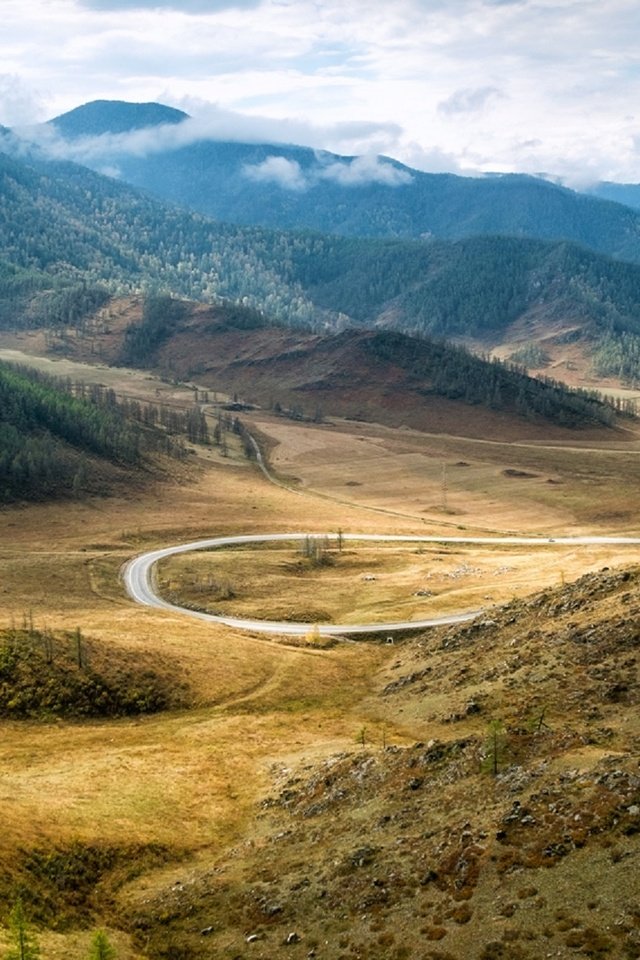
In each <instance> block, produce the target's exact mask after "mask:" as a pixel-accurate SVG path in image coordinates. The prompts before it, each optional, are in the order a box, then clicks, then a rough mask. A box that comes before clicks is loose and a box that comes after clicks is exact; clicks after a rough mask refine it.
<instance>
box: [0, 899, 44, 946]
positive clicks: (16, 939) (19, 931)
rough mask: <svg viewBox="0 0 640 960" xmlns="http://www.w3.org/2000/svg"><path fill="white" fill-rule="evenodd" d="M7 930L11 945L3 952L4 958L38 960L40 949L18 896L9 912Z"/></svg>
mask: <svg viewBox="0 0 640 960" xmlns="http://www.w3.org/2000/svg"><path fill="white" fill-rule="evenodd" d="M9 932H10V935H11V939H12V941H13V946H11V947H10V948H9V950H8V951H7V953H5V955H4V960H38V958H39V957H40V949H39V947H38V944H37V943H36V941H35V939H34V937H33V935H32V933H31V931H30V929H29V924H28V923H27V919H26V917H25V915H24V908H23V906H22V900H21V899H20V898H19V897H18V899H17V900H16V902H15V905H14V908H13V910H12V911H11V913H10V914H9Z"/></svg>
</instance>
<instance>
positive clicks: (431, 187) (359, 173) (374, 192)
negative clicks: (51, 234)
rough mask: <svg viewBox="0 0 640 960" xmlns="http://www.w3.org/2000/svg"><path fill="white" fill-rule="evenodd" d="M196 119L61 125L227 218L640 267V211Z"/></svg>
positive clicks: (88, 107) (103, 158)
mask: <svg viewBox="0 0 640 960" xmlns="http://www.w3.org/2000/svg"><path fill="white" fill-rule="evenodd" d="M190 122H191V120H190V118H188V117H187V115H186V114H183V113H182V112H181V111H174V110H172V108H168V107H164V106H162V105H161V104H127V103H123V102H119V101H94V102H93V103H89V104H85V105H84V106H81V107H78V108H76V109H75V110H72V111H70V112H69V113H66V114H63V115H62V116H61V117H57V118H55V119H54V120H52V121H50V123H51V125H53V126H54V127H55V128H56V129H57V130H58V131H59V132H60V133H61V134H62V135H63V136H64V137H65V138H66V139H67V140H69V141H71V142H73V141H74V140H77V139H78V138H79V137H82V136H87V135H90V136H93V137H103V138H104V143H103V145H102V147H103V148H104V149H103V152H102V153H101V152H100V151H101V146H100V144H99V142H96V143H95V144H93V145H92V150H91V156H90V158H89V159H85V162H87V163H89V164H90V165H91V166H92V167H93V168H94V169H99V170H105V169H109V170H110V171H112V172H114V173H115V172H117V173H118V176H119V178H120V179H121V180H124V181H126V182H127V183H130V184H132V185H134V186H137V187H140V188H142V189H144V190H147V191H149V192H151V193H153V194H155V195H156V196H158V197H160V198H162V199H165V200H169V201H171V202H174V203H179V204H181V205H182V206H185V207H188V208H189V209H192V210H194V211H197V212H199V213H202V214H204V215H206V216H209V217H213V218H215V219H218V220H224V221H226V222H231V223H237V224H243V225H257V226H264V227H269V228H275V229H287V230H290V229H311V230H318V231H320V232H324V233H336V234H341V235H345V236H366V237H396V238H424V237H438V238H443V239H452V240H456V239H463V238H465V237H470V236H478V235H483V234H503V235H508V236H517V237H530V238H534V239H544V240H571V241H573V242H576V243H580V244H582V245H584V246H588V247H590V248H591V249H593V250H597V251H598V252H601V253H607V254H609V255H611V256H615V257H619V258H623V259H629V260H635V261H640V214H638V213H637V212H636V211H633V210H631V209H629V208H628V207H625V206H623V205H621V204H617V203H614V202H611V201H607V200H604V199H600V198H597V197H594V196H589V195H587V194H580V193H576V192H575V191H573V190H569V189H567V188H565V187H561V186H558V185H557V184H553V183H550V182H549V181H547V180H543V179H539V178H535V177H530V176H525V175H518V174H509V175H495V176H485V177H461V176H456V175H454V174H433V173H424V172H421V171H419V170H412V169H411V168H409V167H406V166H404V165H402V164H400V163H398V162H397V161H394V160H390V159H388V158H384V157H342V156H338V155H336V154H331V153H328V152H326V151H316V150H312V149H310V148H306V147H299V146H289V145H284V144H268V143H242V142H239V141H229V140H226V141H221V140H216V139H212V138H209V137H208V136H207V134H206V133H205V132H204V130H203V128H202V127H198V126H197V125H194V126H193V127H189V124H190ZM166 124H173V125H174V126H175V128H176V137H175V142H174V143H173V144H172V142H171V138H170V137H169V138H168V139H167V137H166V136H165V135H163V137H162V142H160V141H157V142H156V143H154V141H153V128H154V126H157V125H161V126H162V125H166ZM134 130H135V131H138V140H137V142H136V152H135V154H134V153H127V151H126V143H125V142H123V138H122V137H119V138H118V141H117V143H116V142H114V141H112V140H110V137H109V135H110V134H115V133H118V134H122V133H123V132H127V131H134ZM142 130H143V131H144V132H145V135H146V136H147V137H148V140H147V141H146V147H145V146H144V145H142V146H141V143H140V139H139V133H140V131H142ZM124 140H125V141H126V137H125V138H124Z"/></svg>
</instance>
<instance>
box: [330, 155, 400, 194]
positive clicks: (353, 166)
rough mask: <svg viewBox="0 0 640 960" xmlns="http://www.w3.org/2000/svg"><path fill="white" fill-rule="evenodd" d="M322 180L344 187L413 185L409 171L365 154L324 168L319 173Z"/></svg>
mask: <svg viewBox="0 0 640 960" xmlns="http://www.w3.org/2000/svg"><path fill="white" fill-rule="evenodd" d="M317 176H318V178H319V179H320V180H334V181H335V182H336V183H339V184H340V186H342V187H361V186H365V185H366V184H369V183H379V184H383V185H384V186H387V187H399V186H402V185H403V184H406V183H411V180H412V177H411V174H410V173H409V172H408V171H407V170H401V169H399V168H398V167H395V166H394V165H393V164H391V163H386V162H384V161H383V160H381V158H380V157H375V156H371V155H367V154H365V155H364V156H361V157H354V159H353V160H350V161H346V162H333V163H329V164H327V165H326V166H322V167H321V168H320V170H319V171H318V173H317Z"/></svg>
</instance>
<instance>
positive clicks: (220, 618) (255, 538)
mask: <svg viewBox="0 0 640 960" xmlns="http://www.w3.org/2000/svg"><path fill="white" fill-rule="evenodd" d="M307 537H309V538H312V539H313V538H316V539H322V538H324V537H328V538H329V539H334V540H335V539H336V534H335V533H330V534H323V533H268V534H247V535H243V536H235V537H211V538H209V539H206V540H194V541H193V542H191V543H181V544H178V545H176V546H172V547H162V548H161V549H159V550H151V551H150V552H149V553H143V554H141V555H140V556H139V557H134V559H133V560H130V561H129V563H128V564H127V565H126V567H125V568H124V573H123V577H124V583H125V587H126V590H127V593H128V594H129V596H130V597H131V599H132V600H135V601H136V603H141V604H143V605H145V606H148V607H156V608H158V609H160V610H169V611H171V612H172V613H181V614H186V615H187V616H190V617H196V618H197V619H198V620H207V621H209V622H211V623H220V624H224V625H225V626H228V627H236V628H237V629H239V630H250V631H252V632H254V633H275V634H282V635H285V636H305V635H306V634H307V633H308V632H309V631H310V630H311V629H314V630H317V631H318V632H319V633H320V635H321V636H325V637H326V636H336V635H339V636H348V635H353V634H367V633H385V634H391V633H399V632H402V631H406V630H416V629H421V628H423V627H425V628H426V627H435V626H442V625H446V624H454V623H465V622H466V621H468V620H473V619H474V618H475V617H477V616H478V615H479V614H480V613H482V610H471V611H466V612H464V613H457V614H450V615H449V616H445V617H434V618H430V619H427V620H404V621H398V622H394V623H359V624H337V623H331V624H319V625H317V626H316V625H315V624H310V623H295V622H286V621H283V622H277V621H269V620H247V619H242V618H240V617H229V616H224V615H220V614H213V613H203V612H201V611H198V610H189V609H188V608H186V607H180V606H177V605H176V604H173V603H169V602H168V601H167V600H163V599H162V597H160V596H159V595H158V593H157V592H156V587H155V585H154V567H155V564H156V563H158V561H159V560H162V559H164V558H165V557H170V556H173V555H174V554H176V553H189V552H191V551H194V550H212V549H216V548H219V547H232V546H237V545H238V544H247V543H274V542H277V541H300V540H305V539H306V538H307ZM342 539H343V540H345V541H346V540H357V541H369V542H371V541H374V542H380V543H382V542H384V543H453V544H484V545H487V544H490V545H495V546H500V545H502V546H532V547H549V546H556V545H560V546H562V545H565V546H620V547H623V546H636V547H637V546H640V537H608V536H607V537H590V536H584V537H553V538H549V537H548V538H546V539H545V538H542V537H443V536H411V535H404V536H401V535H392V534H389V535H385V534H366V533H362V534H356V533H351V534H349V533H345V534H342Z"/></svg>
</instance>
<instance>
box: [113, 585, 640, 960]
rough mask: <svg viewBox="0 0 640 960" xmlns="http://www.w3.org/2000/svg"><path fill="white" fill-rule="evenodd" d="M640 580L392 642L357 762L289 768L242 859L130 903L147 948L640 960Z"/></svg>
mask: <svg viewBox="0 0 640 960" xmlns="http://www.w3.org/2000/svg"><path fill="white" fill-rule="evenodd" d="M639 585H640V572H639V571H638V569H627V570H608V569H604V570H603V571H601V572H600V573H597V574H589V575H587V576H585V577H583V578H582V579H581V580H579V581H578V582H577V583H575V584H572V585H568V586H561V587H559V588H557V589H555V590H547V591H545V592H544V593H541V594H538V595H535V596H533V597H531V598H530V599H528V600H524V601H516V602H513V603H510V604H508V605H507V606H505V607H502V608H499V609H494V610H490V611H488V612H487V613H486V614H485V616H484V617H483V618H480V619H479V620H477V621H475V622H474V623H472V624H470V625H468V626H465V627H462V628H449V629H440V630H435V631H432V632H430V633H428V634H425V635H424V636H421V637H418V638H417V639H415V640H413V641H408V642H406V643H405V644H404V645H400V646H398V647H397V650H396V656H395V657H393V658H392V662H391V664H390V667H389V669H388V670H387V671H386V672H385V673H384V674H383V675H382V676H381V677H380V684H379V693H378V696H377V698H373V699H372V701H371V704H370V713H371V718H372V719H371V727H370V729H364V730H362V731H361V732H360V733H359V734H358V735H357V741H358V742H357V743H354V747H353V749H352V750H351V751H349V752H346V753H342V754H339V755H335V756H330V757H327V758H326V759H325V760H324V761H322V762H320V763H303V764H302V765H301V766H296V767H295V768H282V767H281V768H277V769H274V770H273V771H272V772H273V784H274V786H273V791H272V794H271V795H270V796H269V797H266V798H265V800H264V802H263V803H262V806H261V808H260V809H258V810H256V814H255V822H254V825H253V828H252V830H251V832H250V834H249V835H248V836H247V838H246V842H245V843H243V844H242V847H241V850H240V849H238V850H231V851H227V852H225V853H223V854H221V855H220V856H216V857H215V860H214V862H213V863H212V865H211V868H210V869H208V870H203V871H195V872H194V871H188V870H186V869H185V871H184V875H183V876H182V877H181V879H180V880H179V881H177V882H174V883H173V884H172V886H171V887H170V888H169V887H168V888H167V889H166V890H164V892H160V893H158V894H157V895H155V896H154V897H153V898H151V899H146V900H144V901H142V900H139V901H133V902H131V903H129V904H128V906H127V909H128V910H129V911H130V913H129V920H130V923H131V925H132V927H133V929H134V930H135V931H137V934H136V935H137V936H138V937H139V938H140V942H141V943H142V942H145V943H150V944H151V945H152V952H153V955H154V956H155V957H158V958H162V957H167V958H169V957H172V958H173V957H185V958H186V957H192V956H198V957H201V958H203V960H206V958H208V957H211V958H213V957H216V958H231V957H236V958H239V957H242V958H245V957H254V958H259V960H267V958H268V960H272V958H277V957H292V956H294V957H303V956H304V957H322V958H327V960H337V958H341V960H346V958H358V957H362V958H364V957H366V958H371V960H388V958H390V957H392V958H404V960H427V958H428V960H468V958H473V960H498V958H500V960H539V958H541V957H548V956H552V957H563V958H568V957H602V958H604V957H607V958H620V960H622V958H625V960H633V958H637V957H640V911H639V910H638V904H637V898H636V896H635V891H636V889H637V878H638V869H639V857H640V847H639V845H638V835H639V833H640V770H639V769H638V749H639V746H640V727H639V726H638V696H639V695H638V690H639V685H638V681H639V679H640V678H639V675H638V643H639V640H640V635H639V633H638V627H637V624H638V622H639V619H640V599H639V593H638V587H639ZM391 731H393V733H392V732H391ZM400 731H404V734H401V733H400Z"/></svg>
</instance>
